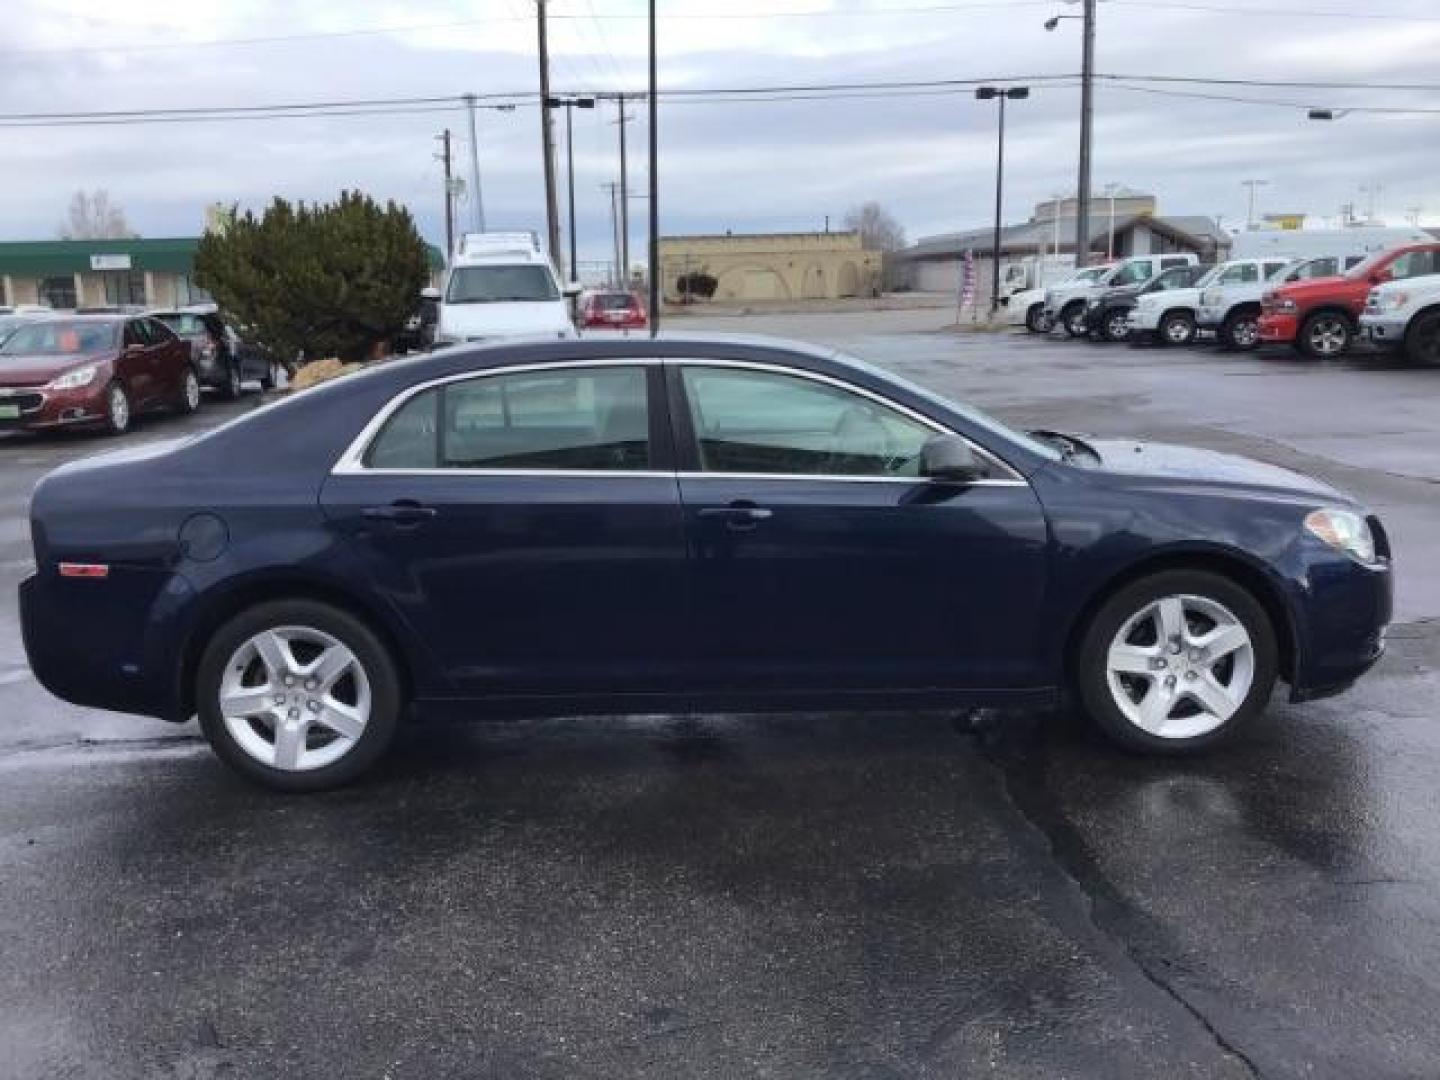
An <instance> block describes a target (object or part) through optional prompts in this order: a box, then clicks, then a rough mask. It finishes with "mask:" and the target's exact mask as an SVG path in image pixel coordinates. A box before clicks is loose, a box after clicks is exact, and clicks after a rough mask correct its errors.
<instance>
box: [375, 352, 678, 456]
mask: <svg viewBox="0 0 1440 1080" xmlns="http://www.w3.org/2000/svg"><path fill="white" fill-rule="evenodd" d="M646 372H647V369H646V368H645V367H643V366H639V365H634V366H628V367H596V368H591V367H586V368H556V369H553V370H547V371H530V372H515V373H513V374H508V375H490V376H483V377H480V378H475V379H466V380H463V381H460V382H454V383H449V384H447V385H445V386H440V387H435V388H434V389H431V390H426V391H423V392H422V393H420V394H418V395H416V396H415V397H413V398H411V399H410V400H409V401H408V402H406V403H405V404H404V405H403V406H402V407H401V408H400V409H399V410H398V411H396V413H395V414H394V415H393V416H392V417H391V418H390V419H389V421H387V423H386V424H385V427H384V428H383V429H382V430H381V432H380V434H379V435H378V436H377V437H376V438H375V440H374V442H372V443H371V444H370V447H369V450H368V451H367V453H366V456H365V464H366V466H367V467H368V468H372V469H484V470H487V471H490V470H519V471H531V470H547V471H548V470H556V471H585V472H633V471H636V470H643V469H647V468H649V467H650V462H651V452H650V411H649V402H648V380H647V376H646Z"/></svg>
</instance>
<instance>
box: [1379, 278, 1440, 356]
mask: <svg viewBox="0 0 1440 1080" xmlns="http://www.w3.org/2000/svg"><path fill="white" fill-rule="evenodd" d="M1360 332H1361V333H1362V334H1364V335H1365V336H1366V337H1367V338H1369V339H1370V341H1371V342H1372V343H1373V344H1375V345H1378V346H1380V347H1381V348H1383V349H1394V350H1397V351H1401V350H1403V355H1404V356H1405V359H1406V360H1408V361H1409V362H1410V363H1412V364H1440V274H1427V275H1425V276H1423V277H1413V278H1407V279H1406V280H1404V281H1391V282H1387V283H1386V284H1384V285H1377V286H1376V287H1375V288H1373V289H1371V290H1370V297H1369V299H1367V300H1366V301H1365V312H1364V314H1362V315H1361V316H1360Z"/></svg>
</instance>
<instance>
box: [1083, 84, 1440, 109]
mask: <svg viewBox="0 0 1440 1080" xmlns="http://www.w3.org/2000/svg"><path fill="white" fill-rule="evenodd" d="M1106 85H1108V86H1109V87H1111V88H1112V89H1115V90H1127V91H1129V92H1131V93H1135V94H1151V95H1155V96H1158V97H1171V98H1187V99H1190V100H1193V101H1223V102H1226V103H1228V104H1235V105H1269V106H1272V107H1273V108H1277V109H1298V110H1305V109H1311V108H1314V106H1315V102H1313V101H1305V102H1300V101H1279V100H1276V99H1275V98H1256V97H1242V96H1240V95H1238V94H1210V93H1205V92H1204V91H1201V90H1164V89H1161V88H1160V87H1157V86H1133V85H1129V84H1126V83H1121V82H1110V83H1107V84H1106ZM1343 109H1344V111H1345V112H1354V113H1370V114H1375V115H1390V116H1440V109H1436V108H1425V107H1423V106H1405V105H1346V106H1343Z"/></svg>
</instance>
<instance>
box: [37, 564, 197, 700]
mask: <svg viewBox="0 0 1440 1080" xmlns="http://www.w3.org/2000/svg"><path fill="white" fill-rule="evenodd" d="M193 595H194V594H193V591H192V590H191V588H190V586H189V584H188V583H187V582H186V581H185V579H184V578H182V577H181V576H179V575H178V574H172V573H169V572H168V571H164V570H150V569H130V568H124V567H113V568H112V569H111V572H110V576H109V577H108V578H105V579H98V580H89V579H70V578H61V577H60V576H59V574H58V573H57V572H56V570H55V568H54V567H50V568H48V569H47V568H44V567H42V568H41V569H40V570H39V571H38V572H37V573H36V574H34V575H33V576H31V577H28V578H26V579H25V580H24V581H23V582H21V583H20V629H21V636H22V638H23V641H24V644H25V655H26V658H27V659H28V660H29V663H30V670H31V671H32V672H34V674H35V677H36V678H37V679H38V680H39V681H40V685H42V686H43V687H45V689H46V690H48V691H50V693H52V694H54V695H55V696H56V697H58V698H60V699H61V700H63V701H68V702H70V703H71V704H74V705H82V706H85V707H87V708H95V709H109V710H112V711H114V712H125V713H135V714H138V715H141V716H157V717H161V718H163V719H167V720H184V719H186V717H185V716H183V715H180V713H181V711H182V706H181V703H180V700H179V693H178V689H179V688H178V684H177V680H176V677H175V676H176V666H177V665H176V660H175V658H176V656H178V655H180V643H181V641H182V640H183V639H182V637H181V635H180V616H181V613H182V612H184V611H185V610H186V609H187V607H188V605H189V602H190V600H191V599H192V598H193Z"/></svg>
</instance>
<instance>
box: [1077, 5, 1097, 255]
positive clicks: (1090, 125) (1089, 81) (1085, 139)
mask: <svg viewBox="0 0 1440 1080" xmlns="http://www.w3.org/2000/svg"><path fill="white" fill-rule="evenodd" d="M1084 4H1085V14H1084V16H1083V18H1084V22H1085V33H1084V44H1083V45H1082V46H1081V62H1080V178H1079V186H1078V188H1077V190H1076V193H1075V265H1076V266H1077V267H1080V266H1088V265H1089V264H1090V141H1091V136H1092V133H1093V130H1094V123H1095V0H1084Z"/></svg>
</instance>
